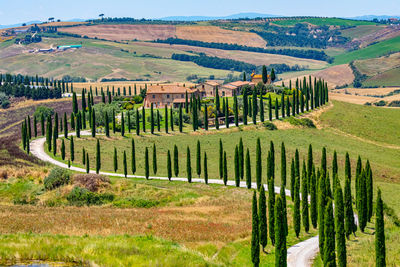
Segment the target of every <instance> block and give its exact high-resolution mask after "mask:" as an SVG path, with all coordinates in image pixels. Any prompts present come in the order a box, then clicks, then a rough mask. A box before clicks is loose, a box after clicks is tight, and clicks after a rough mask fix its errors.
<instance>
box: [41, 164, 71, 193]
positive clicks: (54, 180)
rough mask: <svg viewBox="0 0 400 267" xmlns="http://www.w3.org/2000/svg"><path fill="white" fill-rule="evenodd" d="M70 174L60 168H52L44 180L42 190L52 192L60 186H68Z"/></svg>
mask: <svg viewBox="0 0 400 267" xmlns="http://www.w3.org/2000/svg"><path fill="white" fill-rule="evenodd" d="M70 176H71V175H70V173H69V172H68V171H67V170H65V169H62V168H58V167H56V168H54V169H52V170H51V172H50V173H49V175H48V176H47V177H46V178H45V179H44V182H43V184H44V188H45V189H46V190H53V189H55V188H57V187H60V186H62V185H65V184H68V183H69V181H70Z"/></svg>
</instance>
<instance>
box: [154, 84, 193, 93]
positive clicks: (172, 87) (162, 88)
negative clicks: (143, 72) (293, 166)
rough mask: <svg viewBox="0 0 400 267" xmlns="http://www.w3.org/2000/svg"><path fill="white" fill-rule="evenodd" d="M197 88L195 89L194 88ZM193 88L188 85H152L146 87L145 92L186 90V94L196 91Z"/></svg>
mask: <svg viewBox="0 0 400 267" xmlns="http://www.w3.org/2000/svg"><path fill="white" fill-rule="evenodd" d="M196 90H197V89H196ZM196 90H195V89H191V88H188V87H183V86H179V85H174V84H168V85H165V84H163V85H152V86H149V87H148V88H147V94H166V93H169V94H184V93H186V92H188V94H190V93H193V92H195V91H196Z"/></svg>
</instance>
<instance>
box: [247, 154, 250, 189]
mask: <svg viewBox="0 0 400 267" xmlns="http://www.w3.org/2000/svg"><path fill="white" fill-rule="evenodd" d="M246 185H247V188H248V189H250V188H251V163H250V152H249V149H248V148H247V152H246Z"/></svg>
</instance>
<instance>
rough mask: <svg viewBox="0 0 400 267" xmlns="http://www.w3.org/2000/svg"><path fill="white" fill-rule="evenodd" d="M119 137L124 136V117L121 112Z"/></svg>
mask: <svg viewBox="0 0 400 267" xmlns="http://www.w3.org/2000/svg"><path fill="white" fill-rule="evenodd" d="M121 136H122V137H124V136H125V117H124V113H123V112H122V113H121Z"/></svg>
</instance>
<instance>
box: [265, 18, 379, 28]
mask: <svg viewBox="0 0 400 267" xmlns="http://www.w3.org/2000/svg"><path fill="white" fill-rule="evenodd" d="M272 23H273V24H277V25H280V26H294V25H296V24H297V23H310V24H313V25H317V26H323V25H334V26H359V25H375V23H373V22H369V21H362V20H349V19H340V18H307V19H296V18H293V19H283V20H277V21H273V22H272Z"/></svg>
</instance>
